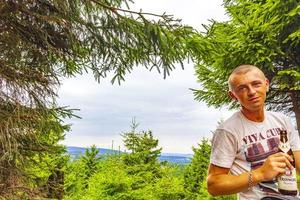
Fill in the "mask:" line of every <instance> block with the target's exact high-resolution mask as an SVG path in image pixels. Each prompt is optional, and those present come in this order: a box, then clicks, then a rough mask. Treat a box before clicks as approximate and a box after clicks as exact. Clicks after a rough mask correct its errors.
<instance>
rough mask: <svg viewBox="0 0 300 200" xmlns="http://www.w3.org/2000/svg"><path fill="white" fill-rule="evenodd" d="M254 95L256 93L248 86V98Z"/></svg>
mask: <svg viewBox="0 0 300 200" xmlns="http://www.w3.org/2000/svg"><path fill="white" fill-rule="evenodd" d="M255 93H256V90H255V89H254V88H253V87H252V86H250V87H249V89H248V96H253V95H255Z"/></svg>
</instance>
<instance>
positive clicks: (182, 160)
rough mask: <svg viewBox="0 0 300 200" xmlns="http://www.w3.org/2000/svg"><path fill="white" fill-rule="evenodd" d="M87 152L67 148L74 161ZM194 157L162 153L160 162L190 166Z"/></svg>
mask: <svg viewBox="0 0 300 200" xmlns="http://www.w3.org/2000/svg"><path fill="white" fill-rule="evenodd" d="M85 150H86V148H84V147H73V146H68V147H67V151H68V153H69V154H70V156H71V158H72V159H76V158H78V156H80V155H81V154H84V152H85ZM98 150H99V153H100V155H105V154H108V155H111V154H118V153H124V152H119V151H117V150H111V149H104V148H98ZM192 157H193V155H192V154H181V153H162V154H161V156H160V157H159V160H160V161H167V162H170V163H176V164H188V163H190V161H191V158H192Z"/></svg>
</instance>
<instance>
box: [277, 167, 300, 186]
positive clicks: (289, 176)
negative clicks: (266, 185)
mask: <svg viewBox="0 0 300 200" xmlns="http://www.w3.org/2000/svg"><path fill="white" fill-rule="evenodd" d="M278 188H279V189H282V190H289V191H294V190H297V189H298V188H297V180H296V169H295V168H293V169H292V170H290V169H288V168H286V169H285V173H284V174H283V175H281V176H279V177H278Z"/></svg>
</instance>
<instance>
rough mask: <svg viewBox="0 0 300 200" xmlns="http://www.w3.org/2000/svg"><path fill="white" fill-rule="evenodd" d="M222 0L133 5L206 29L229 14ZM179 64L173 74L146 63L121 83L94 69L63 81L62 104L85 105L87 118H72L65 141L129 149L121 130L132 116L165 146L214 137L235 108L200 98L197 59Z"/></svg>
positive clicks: (187, 147)
mask: <svg viewBox="0 0 300 200" xmlns="http://www.w3.org/2000/svg"><path fill="white" fill-rule="evenodd" d="M221 4H222V1H221V0H210V1H208V0H207V1H199V0H185V1H182V0H159V1H158V0H152V1H150V0H136V2H135V4H134V5H133V6H132V9H133V10H137V11H139V10H140V9H142V10H143V11H144V12H153V13H157V14H162V13H163V12H166V13H167V14H172V15H174V16H175V17H176V18H180V19H182V22H183V23H184V24H187V25H191V26H193V27H194V28H196V29H198V30H202V27H201V24H207V23H209V22H208V20H209V19H215V20H218V21H223V20H226V19H227V18H226V16H225V14H224V9H223V7H222V6H221ZM184 67H185V69H184V70H182V69H181V68H180V67H179V66H178V67H177V69H176V70H175V71H173V72H172V73H171V76H169V77H167V78H166V79H163V75H162V74H158V73H157V72H155V71H152V72H149V71H147V70H146V69H145V68H144V67H139V68H136V69H135V70H133V72H132V73H131V74H128V75H127V76H126V78H125V80H126V81H125V82H123V83H122V84H121V86H119V85H117V84H115V85H111V83H110V79H109V78H107V79H104V80H103V81H102V82H101V83H100V84H99V83H97V82H96V81H95V80H94V78H93V76H92V75H83V76H78V77H76V78H72V79H67V80H65V81H63V85H62V87H61V88H60V90H59V96H60V98H59V104H60V105H68V106H70V107H71V108H79V109H80V111H78V112H76V113H75V114H77V115H79V116H81V117H82V119H71V120H68V121H66V122H67V123H71V124H72V130H71V131H70V132H68V133H67V135H66V139H65V141H64V142H63V143H64V144H66V145H68V146H80V147H88V146H91V145H92V144H95V145H97V146H98V147H101V148H111V146H112V140H113V141H114V142H113V143H114V149H118V146H120V148H121V150H124V147H123V144H122V137H121V136H120V134H121V133H124V132H126V131H128V130H130V124H131V121H132V118H133V117H135V118H136V121H137V122H138V123H139V124H140V125H139V128H138V129H139V130H152V131H153V134H154V137H155V138H157V139H159V146H160V147H162V148H163V152H168V153H192V146H197V143H198V142H199V141H200V140H201V139H202V138H203V137H206V138H211V136H212V133H211V131H213V130H214V129H215V128H216V125H217V122H218V121H219V120H220V119H221V118H223V119H226V118H227V117H229V116H230V114H231V113H232V112H228V111H227V110H226V109H225V108H223V109H221V110H220V109H214V108H208V107H207V105H206V104H205V103H203V102H197V101H195V100H194V96H193V93H192V92H191V90H189V88H199V87H200V84H199V83H197V81H196V76H195V75H194V74H195V72H194V66H193V63H189V64H188V63H186V64H185V66H184Z"/></svg>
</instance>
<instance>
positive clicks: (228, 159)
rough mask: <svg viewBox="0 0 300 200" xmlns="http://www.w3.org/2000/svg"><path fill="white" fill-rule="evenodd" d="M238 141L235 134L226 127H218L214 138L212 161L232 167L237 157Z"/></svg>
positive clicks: (221, 165)
mask: <svg viewBox="0 0 300 200" xmlns="http://www.w3.org/2000/svg"><path fill="white" fill-rule="evenodd" d="M236 152H237V141H236V138H235V137H234V135H232V134H231V133H230V132H228V131H226V130H224V129H217V130H216V131H215V133H214V136H213V139H212V150H211V157H210V163H211V164H214V165H216V166H219V167H224V168H230V167H231V166H232V163H233V161H234V159H235V157H236Z"/></svg>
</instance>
